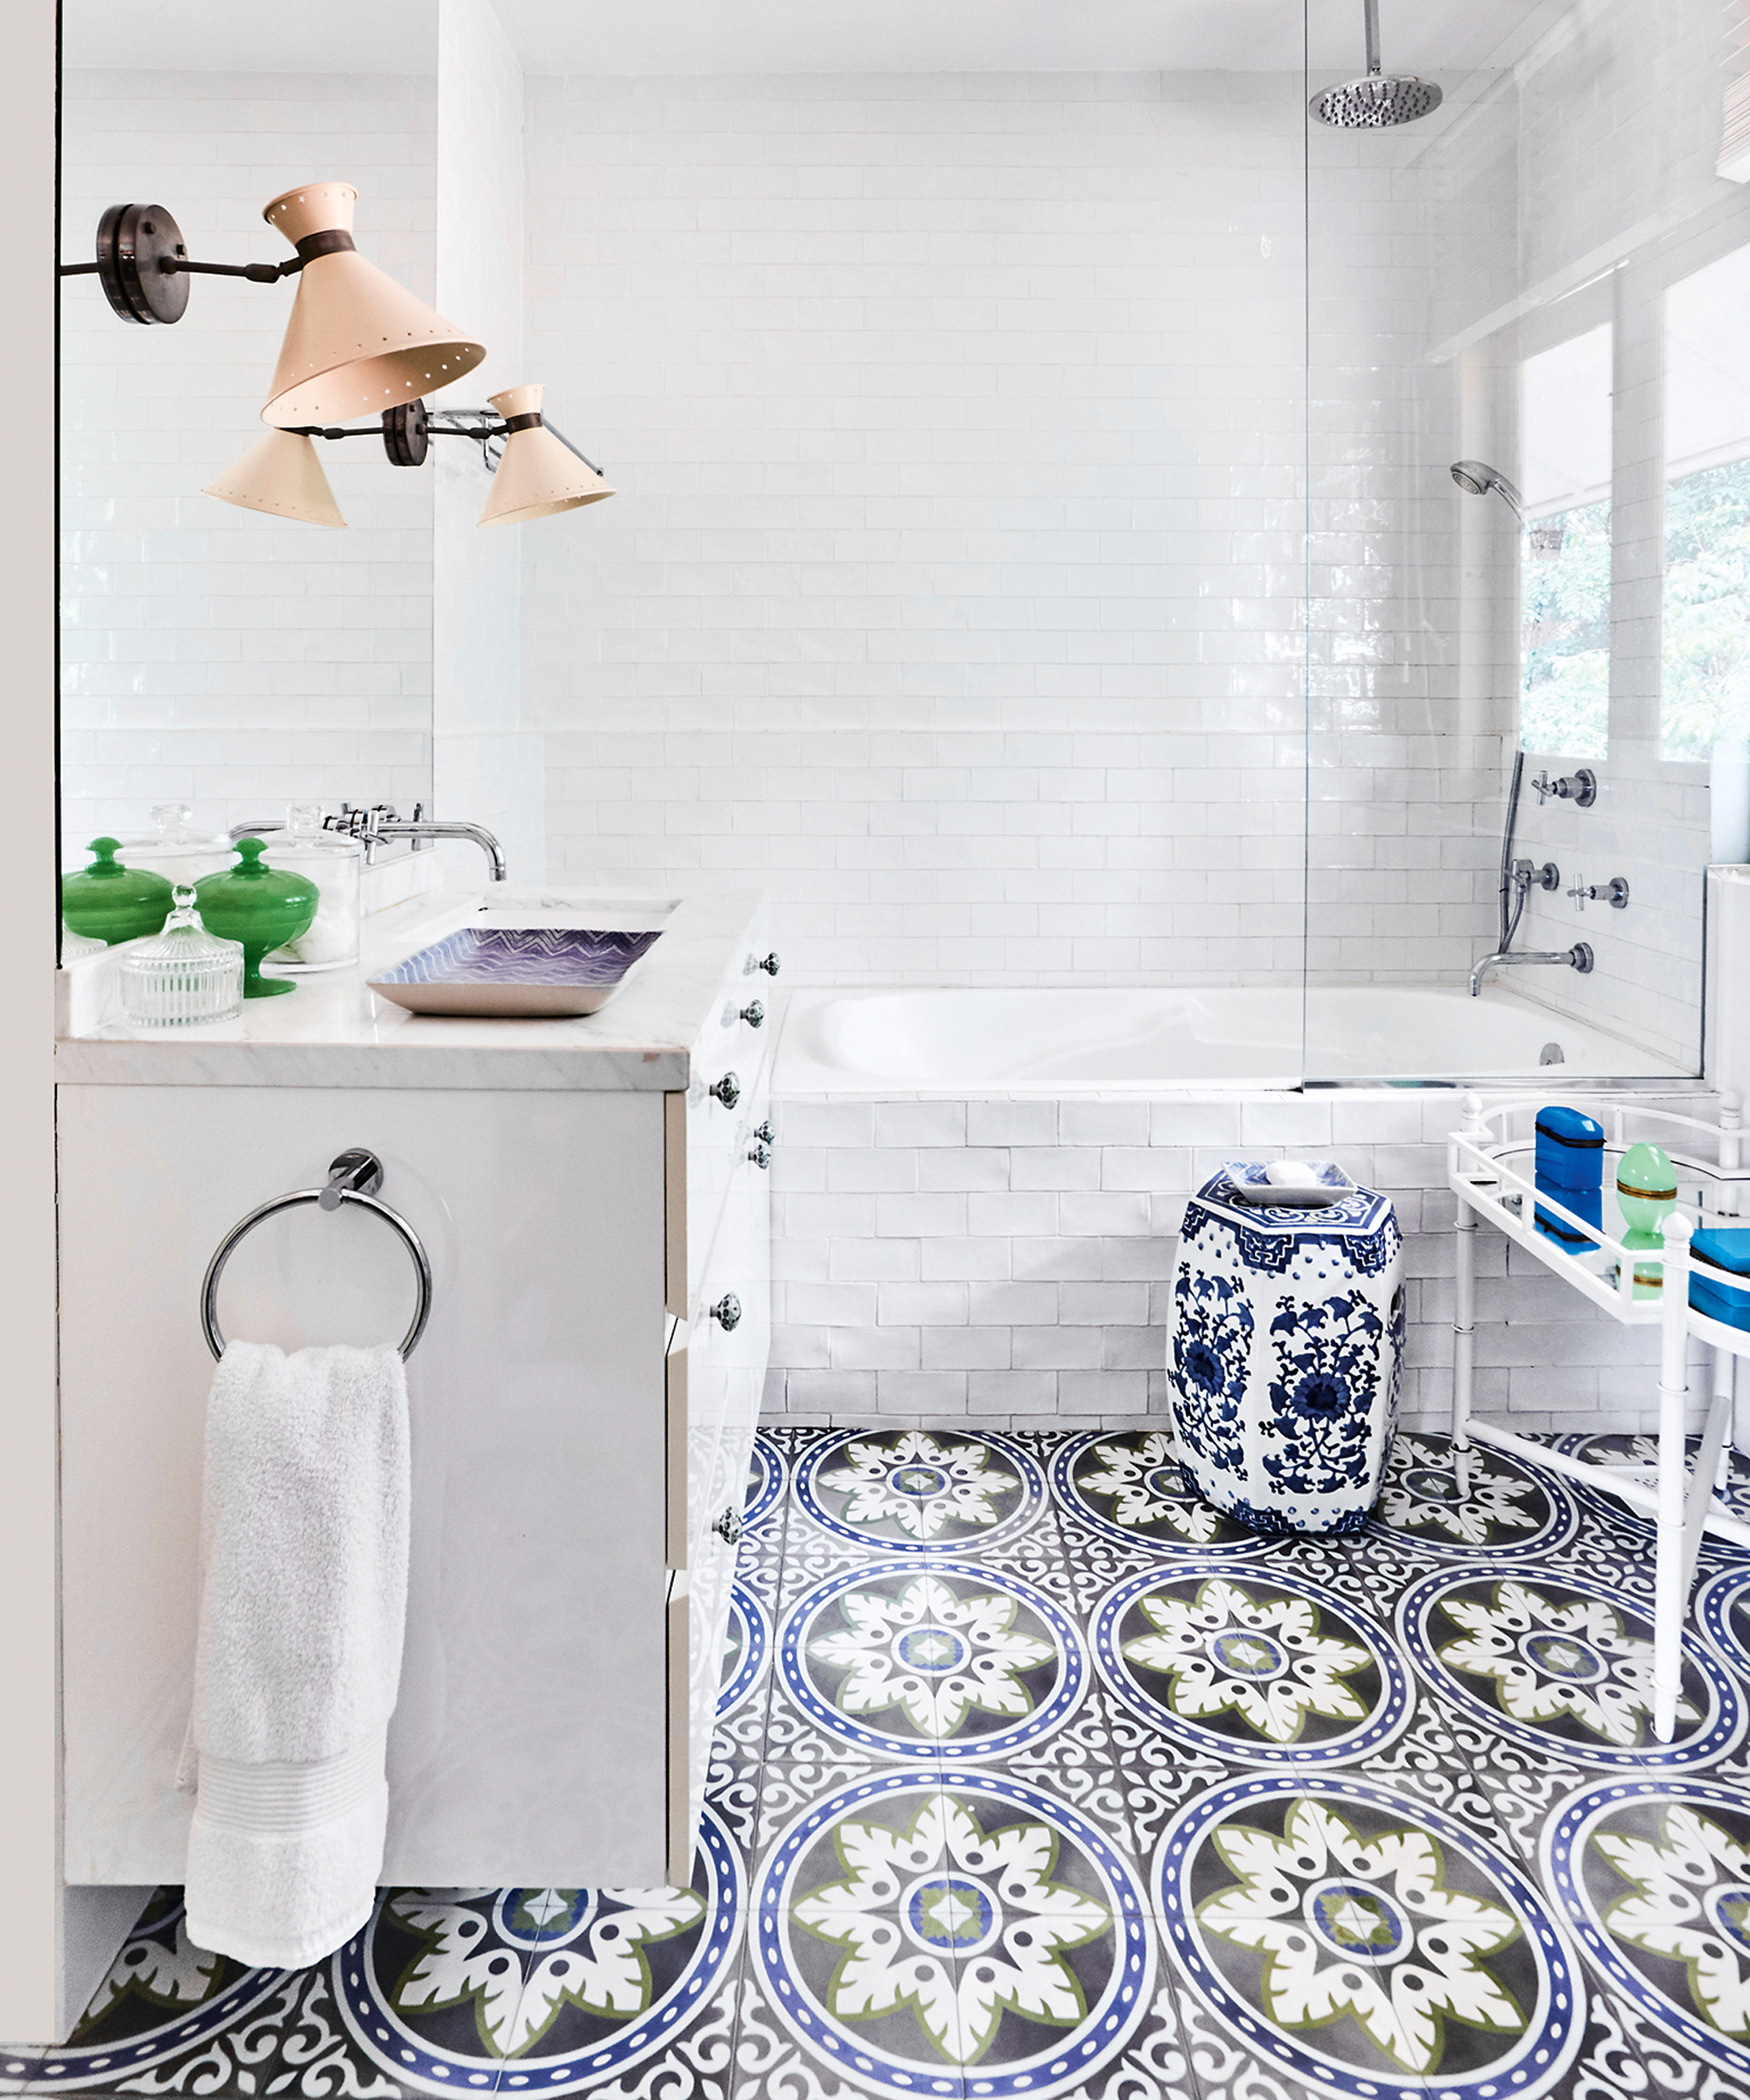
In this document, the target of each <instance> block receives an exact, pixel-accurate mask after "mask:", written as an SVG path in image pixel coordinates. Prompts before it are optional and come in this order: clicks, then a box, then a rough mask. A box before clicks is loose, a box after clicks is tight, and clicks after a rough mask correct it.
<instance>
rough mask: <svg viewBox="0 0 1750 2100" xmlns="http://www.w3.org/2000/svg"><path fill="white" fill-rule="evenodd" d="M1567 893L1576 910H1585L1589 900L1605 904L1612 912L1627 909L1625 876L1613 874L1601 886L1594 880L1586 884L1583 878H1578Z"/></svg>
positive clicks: (1626, 881) (1626, 882)
mask: <svg viewBox="0 0 1750 2100" xmlns="http://www.w3.org/2000/svg"><path fill="white" fill-rule="evenodd" d="M1568 894H1569V896H1570V897H1572V899H1573V900H1574V909H1575V910H1576V911H1577V912H1583V911H1585V909H1586V905H1587V903H1588V902H1589V901H1590V902H1591V903H1593V904H1607V905H1608V906H1609V907H1610V908H1611V910H1612V911H1614V912H1626V911H1627V910H1628V880H1627V879H1626V877H1624V876H1621V875H1613V876H1612V877H1611V879H1610V880H1609V881H1608V882H1607V883H1606V884H1605V885H1604V886H1603V887H1602V888H1600V886H1599V885H1598V884H1597V883H1595V882H1594V883H1590V884H1588V883H1586V881H1585V879H1584V878H1581V879H1577V880H1576V882H1575V884H1574V886H1573V888H1572V889H1571V890H1570V891H1569V892H1568Z"/></svg>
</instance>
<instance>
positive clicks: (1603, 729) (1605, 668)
mask: <svg viewBox="0 0 1750 2100" xmlns="http://www.w3.org/2000/svg"><path fill="white" fill-rule="evenodd" d="M1610 366H1611V329H1610V325H1609V323H1608V322H1607V323H1606V324H1605V325H1604V326H1603V327H1601V328H1594V329H1592V330H1591V331H1589V332H1587V333H1586V334H1585V335H1577V336H1574V337H1572V338H1571V339H1569V340H1568V341H1567V342H1565V343H1558V344H1557V345H1556V346H1555V347H1554V348H1553V349H1551V350H1544V351H1540V352H1539V353H1537V356H1535V357H1528V358H1527V359H1526V360H1525V362H1524V363H1523V366H1522V367H1520V381H1521V388H1522V391H1521V396H1520V462H1521V472H1522V473H1523V477H1524V487H1523V495H1524V499H1525V524H1526V548H1525V565H1524V572H1523V576H1524V581H1523V608H1524V609H1523V629H1522V634H1521V641H1520V667H1521V675H1520V701H1519V733H1520V742H1521V743H1522V744H1523V746H1524V748H1525V749H1526V750H1527V751H1541V752H1556V753H1560V754H1561V755H1562V756H1563V757H1565V758H1575V759H1601V758H1604V757H1605V756H1606V755H1607V749H1606V746H1607V739H1608V736H1609V728H1610V472H1611V445H1610Z"/></svg>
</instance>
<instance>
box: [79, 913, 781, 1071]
mask: <svg viewBox="0 0 1750 2100" xmlns="http://www.w3.org/2000/svg"><path fill="white" fill-rule="evenodd" d="M762 903H763V900H762V899H761V898H760V896H758V895H757V894H753V893H746V892H734V891H730V892H722V893H718V894H716V895H702V896H688V897H681V898H678V899H677V898H675V897H673V896H667V897H665V896H662V895H658V894H655V893H652V892H650V891H648V890H638V891H634V890H607V889H587V890H584V889H575V890H571V889H560V888H554V887H551V886H543V887H539V888H532V887H528V886H522V885H516V884H508V883H506V884H493V885H492V886H490V888H488V889H486V890H484V891H467V892H459V891H451V892H448V893H435V894H428V895H425V896H422V897H418V898H415V899H412V900H409V901H408V902H407V903H405V904H402V905H398V906H395V907H393V908H392V909H390V910H388V911H385V912H381V913H376V914H373V915H372V916H370V917H369V918H367V920H366V921H365V923H364V932H363V939H362V942H361V953H360V961H359V963H358V964H357V965H356V966H355V967H353V968H352V969H349V970H326V971H320V972H317V973H315V974H313V975H310V976H305V977H299V978H298V980H297V991H295V992H292V993H290V994H286V995H283V996H282V997H279V998H270V999H255V1000H251V1001H249V1002H248V1004H247V1005H245V1007H244V1009H243V1012H242V1015H241V1016H240V1017H239V1018H238V1019H236V1020H235V1021H221V1022H216V1023H214V1024H213V1025H211V1026H206V1027H191V1028H174V1029H165V1028H138V1027H136V1026H132V1025H131V1024H130V1022H129V1021H128V1020H127V1019H125V1018H124V1016H123V1012H122V1005H121V996H120V984H119V978H118V975H117V971H116V956H117V955H118V954H119V953H120V952H121V951H119V950H117V949H109V950H108V951H107V952H106V953H105V954H103V955H101V956H91V957H89V958H88V959H86V960H83V961H81V962H77V963H73V964H72V965H70V966H69V967H68V968H66V969H65V970H59V971H58V972H57V1008H56V1011H57V1026H56V1035H57V1038H58V1040H57V1041H56V1045H55V1076H56V1078H57V1080H58V1081H59V1082H60V1083H62V1084H63V1085H75V1086H77V1085H84V1086H96V1085H103V1086H118V1085H119V1086H127V1085H132V1086H218V1087H246V1086H300V1085H302V1086H327V1087H352V1086H357V1087H389V1086H392V1087H505V1088H536V1089H551V1090H555V1091H561V1090H569V1089H587V1090H591V1091H604V1092H621V1091H626V1090H628V1089H638V1090H646V1089H648V1090H655V1091H662V1092H668V1091H671V1090H676V1089H684V1088H685V1087H686V1086H687V1085H688V1083H689V1082H690V1078H691V1066H692V1052H693V1047H694V1045H695V1044H696V1043H697V1041H698V1040H699V1037H700V1035H701V1034H702V1033H703V1032H704V1030H705V1029H706V1027H707V1026H712V1027H714V1026H716V1023H717V1015H716V1013H715V1011H714V1008H713V1000H714V997H715V995H716V993H717V992H718V988H719V986H720V985H721V984H722V983H723V981H724V979H725V977H726V976H727V975H728V974H729V973H730V971H731V969H732V966H735V965H737V964H738V963H739V962H740V961H743V960H745V957H744V956H743V950H744V949H746V950H747V952H748V953H751V952H752V950H751V949H748V941H749V937H750V935H751V933H752V931H753V922H754V920H755V918H756V916H757V914H759V912H760V909H761V907H762ZM482 911H490V912H491V913H492V914H493V917H494V918H495V919H498V920H499V921H500V922H502V919H503V915H504V914H506V913H507V912H513V913H514V914H517V916H518V918H519V920H520V921H521V923H523V924H528V925H541V924H549V925H572V926H579V925H587V926H592V927H595V928H600V929H602V930H610V929H613V930H621V931H626V932H637V931H640V930H641V929H644V928H650V927H660V928H661V929H662V939H661V940H660V941H657V942H655V943H653V945H652V946H651V948H650V949H649V951H648V954H646V956H644V957H643V958H642V960H641V961H640V962H639V963H636V964H635V965H634V968H633V969H632V970H631V971H630V972H629V973H628V974H627V977H626V980H625V982H624V984H622V985H621V987H620V990H619V991H616V992H615V994H614V996H613V998H611V999H610V1000H608V1001H607V1003H606V1005H604V1006H603V1007H601V1008H600V1009H599V1010H598V1012H595V1013H591V1014H586V1015H583V1016H581V1017H579V1018H577V1019H563V1020H472V1019H468V1020H464V1019H453V1018H438V1017H435V1016H431V1015H424V1014H414V1013H409V1012H407V1011H406V1009H405V1008H403V1007H401V1006H396V1005H391V1004H390V1003H389V1002H388V1000H387V999H381V998H378V997H377V995H376V994H375V993H374V991H371V990H370V988H369V985H368V983H367V980H368V979H369V978H370V977H374V976H375V975H377V974H378V973H379V971H381V970H384V969H386V968H388V966H390V965H391V964H393V963H398V962H400V961H402V959H403V958H404V957H406V956H409V955H412V954H414V953H415V952H416V950H417V949H422V948H425V947H428V946H429V945H430V943H431V942H434V941H437V940H441V939H442V938H443V936H444V935H445V934H449V933H453V932H454V931H455V930H456V929H457V928H459V927H462V926H465V925H467V924H468V923H469V922H470V921H472V920H473V919H475V918H476V917H477V916H478V915H479V914H480V913H481V912H482ZM762 981H763V980H762Z"/></svg>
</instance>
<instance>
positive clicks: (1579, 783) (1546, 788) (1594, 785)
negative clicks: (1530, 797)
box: [1531, 766, 1598, 809]
mask: <svg viewBox="0 0 1750 2100" xmlns="http://www.w3.org/2000/svg"><path fill="white" fill-rule="evenodd" d="M1531 786H1532V788H1533V789H1534V790H1535V792H1536V794H1537V807H1538V808H1539V809H1542V808H1543V807H1544V796H1545V795H1554V796H1555V798H1556V800H1557V801H1558V802H1572V804H1573V806H1574V808H1575V809H1591V808H1592V806H1593V803H1594V802H1596V801H1597V800H1598V775H1597V774H1595V773H1594V772H1593V769H1592V767H1590V766H1582V767H1580V769H1579V772H1578V773H1573V774H1563V775H1562V776H1561V778H1560V779H1559V780H1555V781H1552V780H1551V778H1550V775H1549V774H1548V773H1547V772H1544V773H1540V774H1538V775H1537V779H1536V780H1535V781H1532V783H1531Z"/></svg>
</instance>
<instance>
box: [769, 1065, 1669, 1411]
mask: <svg viewBox="0 0 1750 2100" xmlns="http://www.w3.org/2000/svg"><path fill="white" fill-rule="evenodd" d="M1462 1098H1463V1097H1462V1096H1461V1095H1460V1094H1459V1093H1458V1092H1456V1091H1449V1090H1447V1089H1434V1090H1430V1091H1426V1092H1422V1091H1408V1092H1403V1091H1387V1092H1382V1093H1379V1094H1363V1093H1360V1092H1348V1091H1346V1090H1334V1091H1333V1092H1331V1093H1329V1094H1327V1095H1324V1096H1322V1097H1321V1096H1318V1095H1307V1096H1299V1095H1285V1094H1273V1095H1268V1096H1250V1097H1247V1098H1237V1097H1236V1098H1229V1099H1227V1100H1224V1101H1215V1100H1203V1101H1187V1100H1185V1099H1182V1098H1181V1099H1179V1100H1160V1101H1146V1100H1137V1099H1134V1098H1132V1099H1127V1100H1117V1099H1113V1100H1105V1101H1095V1100H1075V1101H1072V1100H1061V1101H1049V1100H1047V1101H1036V1100H1009V1101H1004V1100H992V1099H984V1100H969V1101H953V1100H927V1099H911V1100H891V1101H851V1100H823V1099H813V1100H807V1099H802V1098H796V1099H792V1100H780V1101H779V1102H778V1103H776V1104H775V1107H774V1121H775V1123H776V1124H777V1128H778V1143H777V1145H776V1146H775V1147H774V1153H773V1162H772V1174H773V1271H772V1272H773V1278H774V1282H773V1291H774V1304H773V1341H772V1370H771V1373H770V1375H769V1377H768V1380H767V1395H766V1404H767V1412H768V1413H769V1414H770V1415H772V1416H773V1417H774V1418H781V1419H786V1420H789V1421H794V1422H799V1423H813V1424H816V1425H826V1424H833V1425H851V1424H857V1423H866V1422H893V1423H907V1424H913V1425H915V1424H920V1423H924V1422H929V1421H942V1420H947V1419H951V1418H960V1417H964V1418H969V1419H972V1420H976V1421H977V1423H978V1424H980V1425H985V1426H989V1427H1014V1428H1025V1427H1027V1426H1030V1425H1031V1426H1039V1427H1046V1426H1049V1425H1057V1426H1060V1427H1071V1426H1074V1427H1078V1428H1094V1427H1111V1426H1114V1425H1121V1424H1124V1423H1128V1422H1134V1421H1136V1420H1138V1419H1139V1418H1145V1417H1148V1418H1156V1419H1160V1418H1163V1417H1164V1416H1165V1412H1166V1405H1167V1398H1166V1313H1167V1296H1168V1292H1169V1289H1170V1286H1171V1280H1172V1278H1173V1264H1174V1260H1175V1255H1176V1248H1177V1241H1176V1237H1175V1236H1176V1234H1177V1233H1178V1230H1179V1227H1180V1221H1181V1219H1182V1216H1183V1213H1184V1208H1185V1201H1186V1199H1187V1196H1189V1195H1190V1194H1193V1192H1194V1190H1195V1189H1197V1188H1198V1187H1200V1186H1201V1184H1202V1183H1203V1182H1204V1181H1205V1180H1208V1177H1209V1175H1210V1174H1212V1173H1214V1172H1215V1169H1216V1168H1217V1167H1218V1166H1221V1164H1222V1161H1223V1160H1224V1159H1233V1158H1235V1157H1236V1156H1239V1155H1245V1156H1257V1157H1263V1158H1265V1159H1273V1158H1278V1157H1280V1156H1284V1155H1285V1154H1288V1153H1304V1152H1314V1153H1317V1154H1320V1156H1323V1155H1325V1154H1327V1153H1328V1154H1329V1156H1330V1157H1332V1158H1334V1159H1336V1160H1337V1161H1338V1162H1339V1163H1340V1164H1341V1166H1343V1167H1344V1168H1345V1169H1346V1170H1347V1172H1348V1173H1349V1174H1350V1176H1351V1177H1352V1178H1353V1179H1354V1180H1356V1181H1358V1182H1361V1183H1362V1184H1363V1185H1364V1186H1366V1187H1372V1188H1376V1189H1379V1190H1382V1191H1383V1193H1385V1194H1388V1195H1390V1197H1391V1199H1392V1202H1393V1205H1394V1207H1395V1208H1396V1210H1397V1220H1398V1224H1399V1228H1400V1229H1401V1230H1402V1231H1403V1233H1404V1243H1405V1252H1404V1278H1405V1289H1406V1300H1407V1306H1406V1309H1407V1317H1408V1327H1409V1331H1408V1337H1407V1343H1406V1348H1405V1357H1404V1385H1403V1397H1402V1403H1401V1408H1400V1413H1399V1420H1400V1421H1401V1422H1402V1423H1403V1424H1404V1426H1406V1427H1415V1428H1423V1427H1425V1428H1431V1429H1433V1428H1439V1427H1441V1426H1442V1425H1445V1424H1446V1423H1447V1422H1448V1420H1449V1419H1450V1414H1451V1407H1452V1361H1453V1357H1452V1350H1453V1284H1452V1276H1453V1205H1452V1201H1451V1198H1450V1196H1449V1194H1448V1193H1447V1189H1446V1135H1447V1133H1448V1132H1449V1131H1452V1130H1453V1128H1454V1127H1455V1126H1456V1125H1457V1124H1459V1122H1460V1120H1461V1113H1462V1111H1461V1103H1462ZM1695 1099H1696V1096H1687V1097H1686V1103H1693V1102H1694V1101H1695ZM1677 1105H1679V1106H1684V1105H1685V1104H1684V1103H1678V1104H1677ZM1687 1112H1691V1113H1704V1114H1705V1113H1708V1112H1710V1111H1708V1110H1705V1109H1704V1110H1695V1109H1693V1108H1689V1109H1688V1110H1687ZM1477 1277H1478V1285H1477V1356H1476V1361H1477V1367H1478V1368H1477V1376H1476V1396H1477V1397H1476V1406H1477V1411H1479V1412H1480V1413H1496V1414H1502V1415H1506V1416H1509V1417H1510V1418H1511V1419H1512V1421H1513V1425H1514V1426H1515V1427H1516V1428H1517V1429H1519V1430H1521V1431H1523V1432H1526V1433H1531V1434H1535V1433H1538V1432H1558V1431H1559V1432H1568V1431H1574V1432H1579V1431H1596V1430H1603V1429H1609V1430H1624V1431H1628V1430H1641V1429H1647V1428H1650V1427H1651V1426H1653V1425H1654V1424H1655V1422H1656V1416H1657V1395H1656V1390H1655V1387H1656V1377H1657V1363H1658V1334H1657V1331H1656V1329H1654V1328H1650V1327H1649V1328H1646V1329H1642V1330H1638V1331H1636V1330H1630V1329H1625V1328H1624V1327H1621V1326H1619V1325H1618V1324H1617V1323H1616V1322H1614V1320H1610V1319H1608V1318H1607V1316H1606V1315H1605V1314H1603V1313H1600V1312H1599V1311H1597V1310H1595V1309H1594V1308H1593V1306H1590V1305H1588V1304H1587V1303H1586V1301H1585V1300H1584V1299H1581V1298H1580V1297H1579V1294H1578V1293H1577V1292H1572V1291H1571V1290H1569V1289H1568V1288H1567V1286H1566V1285H1565V1284H1563V1283H1562V1282H1561V1281H1560V1280H1559V1278H1557V1277H1554V1276H1552V1275H1551V1273H1550V1271H1549V1270H1548V1269H1546V1268H1545V1267H1544V1265H1543V1264H1541V1263H1538V1262H1537V1261H1535V1260H1533V1259H1531V1258H1530V1257H1523V1256H1521V1255H1518V1254H1514V1255H1512V1256H1511V1257H1510V1259H1509V1250H1508V1248H1507V1245H1506V1243H1505V1241H1504V1240H1503V1239H1502V1237H1501V1236H1500V1235H1498V1234H1495V1233H1491V1232H1488V1231H1487V1230H1484V1231H1482V1232H1481V1233H1480V1234H1479V1235H1478V1248H1477ZM1691 1390H1692V1392H1695V1393H1697V1394H1699V1393H1700V1392H1701V1391H1702V1390H1703V1387H1702V1384H1701V1383H1700V1382H1699V1380H1697V1381H1693V1382H1692V1384H1691ZM1699 1405H1700V1403H1699V1401H1698V1403H1697V1406H1698V1410H1699Z"/></svg>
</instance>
